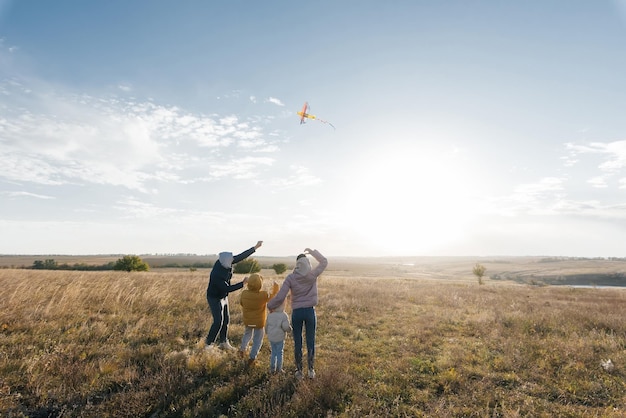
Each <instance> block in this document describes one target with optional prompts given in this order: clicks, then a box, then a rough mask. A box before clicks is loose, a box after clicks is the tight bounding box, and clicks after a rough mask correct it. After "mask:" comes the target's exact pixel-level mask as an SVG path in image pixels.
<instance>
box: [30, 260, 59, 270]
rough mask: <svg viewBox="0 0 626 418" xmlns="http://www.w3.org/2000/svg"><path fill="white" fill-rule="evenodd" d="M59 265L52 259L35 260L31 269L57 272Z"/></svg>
mask: <svg viewBox="0 0 626 418" xmlns="http://www.w3.org/2000/svg"><path fill="white" fill-rule="evenodd" d="M58 268H59V265H58V264H57V262H56V261H54V259H52V258H48V259H47V260H45V261H41V260H35V261H34V262H33V269H36V270H57V269H58Z"/></svg>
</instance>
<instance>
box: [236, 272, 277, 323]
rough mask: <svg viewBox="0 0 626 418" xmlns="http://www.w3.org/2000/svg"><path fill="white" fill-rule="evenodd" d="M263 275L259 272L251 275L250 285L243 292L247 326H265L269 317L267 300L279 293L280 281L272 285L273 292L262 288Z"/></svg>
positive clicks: (242, 298)
mask: <svg viewBox="0 0 626 418" xmlns="http://www.w3.org/2000/svg"><path fill="white" fill-rule="evenodd" d="M262 285H263V276H261V275H260V274H258V273H254V274H252V275H250V277H249V278H248V287H247V289H245V290H244V291H243V292H241V299H240V301H239V303H241V307H242V312H243V324H244V325H245V326H247V327H255V328H263V327H264V326H265V321H266V319H267V309H266V307H267V301H269V300H270V299H271V298H273V297H274V296H275V295H276V293H278V283H274V286H272V293H271V294H270V293H268V292H267V291H265V290H261V286H262Z"/></svg>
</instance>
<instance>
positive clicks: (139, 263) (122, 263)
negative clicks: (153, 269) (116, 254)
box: [113, 255, 150, 271]
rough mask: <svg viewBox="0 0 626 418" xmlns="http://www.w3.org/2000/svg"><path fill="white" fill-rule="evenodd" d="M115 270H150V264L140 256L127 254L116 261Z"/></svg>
mask: <svg viewBox="0 0 626 418" xmlns="http://www.w3.org/2000/svg"><path fill="white" fill-rule="evenodd" d="M113 270H125V271H148V270H150V266H148V263H146V262H144V261H143V260H142V259H141V258H140V257H139V256H136V255H125V256H124V257H122V258H120V259H118V260H117V261H116V262H115V265H114V266H113Z"/></svg>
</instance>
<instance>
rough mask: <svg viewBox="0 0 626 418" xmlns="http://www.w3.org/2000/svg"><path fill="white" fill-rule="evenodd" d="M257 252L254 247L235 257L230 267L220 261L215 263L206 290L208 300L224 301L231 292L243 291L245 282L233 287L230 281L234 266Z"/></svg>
mask: <svg viewBox="0 0 626 418" xmlns="http://www.w3.org/2000/svg"><path fill="white" fill-rule="evenodd" d="M255 251H256V248H254V247H252V248H250V249H248V250H246V251H244V252H242V253H241V254H237V255H235V256H233V259H232V262H231V265H230V266H229V267H224V266H223V265H222V263H221V262H220V260H217V261H215V264H214V265H213V269H212V270H211V275H210V276H209V285H208V286H207V289H206V297H207V299H208V298H209V297H212V298H217V299H224V298H225V297H226V296H228V294H229V293H230V292H233V291H235V290H239V289H241V288H242V287H243V282H239V283H237V284H234V285H232V286H231V284H230V279H231V278H232V277H233V268H232V265H233V264H235V263H238V262H240V261H241V260H245V259H246V258H248V257H250V256H251V255H252V254H254V252H255Z"/></svg>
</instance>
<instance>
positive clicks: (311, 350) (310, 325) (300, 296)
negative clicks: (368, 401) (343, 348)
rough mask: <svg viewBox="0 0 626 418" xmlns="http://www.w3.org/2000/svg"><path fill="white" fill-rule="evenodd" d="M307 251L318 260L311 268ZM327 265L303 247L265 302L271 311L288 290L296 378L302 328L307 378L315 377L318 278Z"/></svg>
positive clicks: (320, 256) (312, 251)
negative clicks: (283, 279)
mask: <svg viewBox="0 0 626 418" xmlns="http://www.w3.org/2000/svg"><path fill="white" fill-rule="evenodd" d="M307 254H310V255H312V256H313V258H315V260H317V262H318V264H317V267H315V268H312V267H311V262H310V261H309V259H308V257H307ZM327 266H328V260H327V259H326V257H324V256H323V255H322V254H320V252H319V251H317V250H311V249H310V248H306V249H305V250H304V253H302V254H300V255H298V257H297V258H296V268H295V269H294V270H293V272H292V273H290V274H289V275H287V277H286V278H285V281H284V282H283V285H282V287H281V288H280V290H279V291H278V294H277V295H276V296H275V297H274V298H273V299H271V300H270V301H269V302H268V303H267V308H268V309H269V310H270V311H272V310H274V309H276V308H277V307H278V306H280V305H281V304H282V303H283V301H284V300H285V297H286V296H287V294H288V293H289V292H290V291H291V309H292V312H291V326H292V328H293V345H294V357H295V360H296V378H298V379H302V377H303V375H302V328H303V327H304V331H305V335H306V350H307V366H308V368H309V377H310V378H311V379H313V378H315V369H314V363H315V329H316V327H317V316H316V315H315V305H317V278H318V277H319V275H320V274H322V272H323V271H324V270H325V269H326V267H327Z"/></svg>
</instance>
